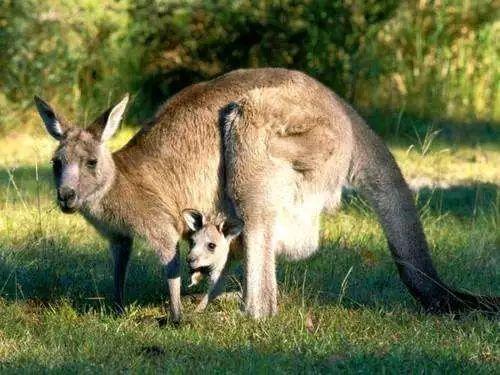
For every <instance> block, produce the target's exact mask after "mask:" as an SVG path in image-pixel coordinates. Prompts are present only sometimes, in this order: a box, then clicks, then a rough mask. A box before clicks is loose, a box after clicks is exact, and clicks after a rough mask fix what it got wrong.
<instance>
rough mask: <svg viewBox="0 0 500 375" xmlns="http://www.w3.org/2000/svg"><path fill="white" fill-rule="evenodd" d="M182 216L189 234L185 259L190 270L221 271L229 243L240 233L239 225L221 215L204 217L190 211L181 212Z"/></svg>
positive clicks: (197, 212) (199, 213) (194, 211)
mask: <svg viewBox="0 0 500 375" xmlns="http://www.w3.org/2000/svg"><path fill="white" fill-rule="evenodd" d="M182 216H183V217H184V221H185V222H186V225H187V227H188V229H189V231H190V232H191V235H190V242H189V254H188V257H187V259H188V262H189V266H190V267H191V269H194V270H196V269H200V268H208V269H209V270H222V269H223V268H224V266H225V264H226V261H227V257H228V255H229V249H230V245H231V241H232V240H233V239H234V238H236V237H237V236H238V235H239V234H240V232H241V229H242V226H241V223H239V222H236V220H231V221H229V220H226V218H224V217H222V216H221V215H218V216H216V217H206V216H205V215H203V214H202V213H201V212H199V211H197V210H192V209H186V210H183V211H182Z"/></svg>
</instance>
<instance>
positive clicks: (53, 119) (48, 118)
mask: <svg viewBox="0 0 500 375" xmlns="http://www.w3.org/2000/svg"><path fill="white" fill-rule="evenodd" d="M34 100H35V105H36V109H37V110H38V113H39V114H40V117H41V118H42V120H43V122H44V124H45V129H47V132H48V133H49V134H50V135H51V136H52V137H53V138H55V139H57V140H58V141H59V140H60V139H61V137H62V135H63V133H64V130H63V125H62V122H61V121H60V118H59V116H58V115H57V114H56V112H55V111H54V110H53V109H52V107H51V106H50V105H49V104H48V103H47V102H46V101H45V100H43V99H42V98H40V97H38V96H35V97H34Z"/></svg>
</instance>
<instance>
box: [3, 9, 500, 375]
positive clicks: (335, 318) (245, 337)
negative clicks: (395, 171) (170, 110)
mask: <svg viewBox="0 0 500 375" xmlns="http://www.w3.org/2000/svg"><path fill="white" fill-rule="evenodd" d="M495 5H496V4H495V2H494V1H486V0H474V1H473V0H462V1H460V0H435V1H427V0H418V1H415V0H408V1H396V0H388V1H374V0H365V1H362V0H343V1H339V0H316V1H313V0H305V1H292V0H274V1H273V0H233V1H230V0H220V1H215V0H214V1H194V0H186V1H177V0H155V1H146V0H136V1H133V0H117V1H111V0H59V1H57V0H38V1H37V0H23V1H17V0H0V372H2V373H16V374H17V373H20V372H25V373H33V372H59V373H68V372H70V373H73V372H92V373H94V372H103V373H113V372H137V373H158V372H174V373H185V372H194V371H197V372H199V371H204V370H210V371H211V372H217V373H234V372H245V373H252V372H266V373H267V372H273V373H293V372H295V373H332V372H347V373H352V372H356V373H378V372H380V373H402V372H403V373H464V372H465V373H473V374H481V373H484V374H491V373H499V372H500V370H499V369H500V325H499V324H498V319H495V318H487V317H485V316H481V315H480V314H476V313H471V314H466V315H463V316H460V317H457V316H439V317H436V316H430V315H427V314H424V313H423V312H422V310H421V309H420V307H419V306H418V304H417V303H416V302H415V301H414V300H413V299H412V298H411V296H410V295H409V293H408V292H407V291H406V289H405V288H404V286H403V284H402V283H401V282H400V280H399V277H398V275H397V271H396V268H395V266H394V262H393V261H392V259H391V257H390V255H389V252H388V250H387V245H386V241H385V238H384V236H383V234H382V231H381V229H380V227H379V226H378V224H377V222H376V219H375V217H374V215H373V213H372V212H371V210H370V209H369V208H368V207H367V206H366V205H365V204H364V203H363V202H362V201H360V200H358V199H356V198H354V199H353V198H352V197H351V198H349V199H344V202H343V204H342V208H341V210H340V212H339V213H338V214H337V215H336V216H335V217H333V216H325V217H323V222H322V226H323V230H322V237H321V241H322V243H321V247H320V250H319V251H318V253H317V254H316V255H315V256H313V257H312V258H310V259H308V260H307V261H302V262H294V263H291V262H284V261H281V262H280V264H279V267H278V285H279V291H280V297H279V305H280V314H279V315H278V316H277V317H274V318H272V319H267V320H264V321H252V320H250V319H248V318H246V317H244V316H243V315H242V314H241V313H240V310H239V303H238V301H237V300H234V299H232V300H230V299H229V300H222V301H219V302H216V303H214V304H213V305H211V306H210V308H209V310H208V311H207V312H206V313H205V314H202V315H199V314H198V315H197V314H194V313H193V309H194V306H195V302H194V299H195V296H194V295H193V293H197V292H202V291H203V287H200V288H199V289H197V290H194V291H193V290H190V289H188V288H187V280H186V279H187V278H186V277H184V280H183V293H184V294H185V295H184V296H183V306H184V314H185V315H184V322H183V324H182V325H181V326H180V327H173V326H169V325H167V326H165V327H162V328H160V327H159V326H158V323H157V319H156V318H158V317H161V316H162V315H163V314H164V311H165V310H164V306H163V302H164V301H165V299H166V291H165V284H164V283H162V276H161V270H160V267H159V265H158V262H157V260H156V258H155V256H154V254H153V252H152V251H151V250H150V249H148V248H147V246H146V244H144V243H143V242H141V241H140V240H139V241H137V242H136V244H135V248H134V253H133V258H132V261H131V263H132V264H131V268H130V273H129V278H128V282H127V288H126V300H127V302H128V308H127V311H126V313H125V314H124V315H123V316H115V315H114V314H113V313H112V312H111V308H110V307H111V295H112V292H111V291H112V276H111V275H112V266H111V264H112V262H111V259H110V255H109V253H108V252H107V251H106V243H105V241H104V240H103V239H102V238H101V237H100V236H99V235H98V234H97V233H96V232H95V231H94V230H93V229H92V228H91V227H90V226H89V225H88V224H87V223H85V221H84V220H83V219H82V218H81V217H80V216H78V215H71V216H68V215H63V214H62V213H60V212H59V210H58V209H57V207H56V205H55V203H54V189H53V186H52V183H51V180H52V175H51V170H50V164H49V160H50V157H51V153H52V151H53V149H54V148H55V145H56V142H55V141H54V140H52V139H51V138H50V137H49V136H47V135H45V134H44V130H43V127H42V126H41V121H40V119H39V118H38V116H37V115H36V114H35V111H34V108H33V103H32V96H33V94H34V93H38V94H40V95H42V96H44V97H45V98H47V99H49V100H50V101H51V102H52V103H53V104H55V106H56V107H58V108H59V109H60V110H61V112H63V113H65V114H66V115H67V117H68V118H70V119H75V120H78V121H80V123H81V124H86V123H88V122H89V121H91V120H92V117H93V116H94V115H95V114H97V113H98V112H100V111H101V110H102V109H103V108H104V107H106V106H107V105H108V103H109V102H111V101H114V100H116V99H117V98H119V97H120V96H121V95H122V94H123V92H125V91H129V92H131V93H132V94H133V95H134V97H133V101H132V107H131V108H130V110H129V112H128V115H127V119H126V121H127V125H129V126H126V127H125V128H124V129H121V131H120V133H119V134H118V135H117V136H116V137H115V138H114V139H113V140H112V142H111V144H110V147H111V148H112V149H116V148H118V147H120V146H121V145H123V144H124V143H125V142H127V141H128V139H130V137H131V136H132V134H133V133H134V132H135V131H136V129H137V125H140V124H141V123H142V122H143V121H145V119H147V118H148V117H149V116H150V115H151V114H152V113H153V112H154V111H155V109H156V108H157V106H158V104H159V103H160V102H162V101H163V100H164V99H165V98H167V97H169V96H170V95H172V94H174V93H175V92H177V91H178V90H180V89H181V88H182V87H184V86H187V85H189V84H190V83H192V82H196V81H199V80H203V79H208V78H210V77H213V76H216V75H218V74H221V73H223V72H226V71H229V70H231V69H235V68H241V67H258V66H284V67H290V68H296V69H300V70H304V71H307V72H308V73H309V74H311V75H313V76H315V77H317V78H318V79H319V80H321V81H322V82H324V83H325V84H327V85H329V86H330V87H332V88H333V89H334V90H335V91H336V92H338V93H339V94H341V95H342V96H344V97H345V98H346V99H347V100H349V101H350V102H352V103H354V105H355V106H356V107H357V108H358V109H360V110H361V111H362V113H363V114H364V116H365V117H366V118H367V119H368V120H369V123H370V125H371V126H372V127H374V128H375V129H376V130H377V132H378V133H380V134H382V135H383V136H384V137H385V138H386V140H387V141H388V144H389V146H390V148H391V151H392V152H393V153H394V155H395V157H396V159H397V161H398V163H399V164H400V166H401V167H402V170H403V173H404V175H405V177H406V179H407V180H408V181H409V182H410V184H411V186H412V187H413V189H414V191H415V192H416V202H417V205H418V209H419V212H420V216H421V218H422V221H423V225H424V228H425V232H426V234H427V237H428V241H429V244H430V247H431V249H432V255H433V259H434V261H435V263H436V267H437V268H438V270H439V272H440V274H441V275H442V276H443V278H444V279H445V280H446V281H448V282H449V283H450V284H452V285H454V286H457V287H459V288H463V289H466V290H469V291H472V292H482V293H485V294H496V295H499V294H500V289H499V288H500V235H499V233H500V226H499V224H500V194H499V191H500V189H499V186H500V147H499V145H500V126H499V124H500V102H499V101H500V98H499V88H500V87H499V85H500V67H499V55H500V43H499V42H498V35H500V34H499V31H500V30H499V29H500V21H499V17H498V6H495ZM183 267H184V269H183V275H184V276H185V275H187V270H186V269H185V268H186V267H185V264H183ZM232 290H233V291H234V290H238V285H237V283H234V285H232Z"/></svg>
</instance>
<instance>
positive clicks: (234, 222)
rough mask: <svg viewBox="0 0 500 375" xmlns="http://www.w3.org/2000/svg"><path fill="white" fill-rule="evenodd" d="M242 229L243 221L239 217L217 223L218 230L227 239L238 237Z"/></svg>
mask: <svg viewBox="0 0 500 375" xmlns="http://www.w3.org/2000/svg"><path fill="white" fill-rule="evenodd" d="M242 230H243V222H242V221H241V220H239V219H230V220H226V221H223V222H222V223H221V224H220V225H219V231H220V232H222V234H224V237H226V239H227V240H228V241H231V240H232V239H233V238H236V237H238V236H239V235H240V233H241V231H242Z"/></svg>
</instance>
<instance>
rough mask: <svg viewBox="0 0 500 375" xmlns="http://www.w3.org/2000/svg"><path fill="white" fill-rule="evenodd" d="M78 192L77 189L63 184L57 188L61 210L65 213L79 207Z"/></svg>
mask: <svg viewBox="0 0 500 375" xmlns="http://www.w3.org/2000/svg"><path fill="white" fill-rule="evenodd" d="M77 198H78V197H77V194H76V191H75V189H73V188H71V187H68V186H62V187H60V188H59V189H58V190H57V200H58V202H59V206H60V207H61V210H62V211H63V212H65V213H71V212H74V211H75V210H76V209H77V201H78V199H77Z"/></svg>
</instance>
